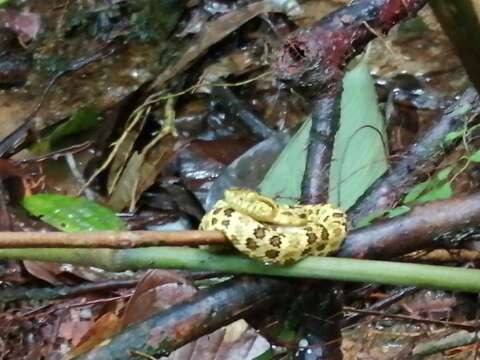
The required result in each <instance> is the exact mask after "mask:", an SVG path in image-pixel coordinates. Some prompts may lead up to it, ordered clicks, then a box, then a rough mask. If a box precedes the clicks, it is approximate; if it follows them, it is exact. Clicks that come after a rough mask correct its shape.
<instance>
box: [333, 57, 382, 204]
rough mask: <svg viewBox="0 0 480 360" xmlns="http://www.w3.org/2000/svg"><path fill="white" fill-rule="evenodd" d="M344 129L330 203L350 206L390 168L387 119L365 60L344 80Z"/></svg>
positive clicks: (335, 155) (337, 141)
mask: <svg viewBox="0 0 480 360" xmlns="http://www.w3.org/2000/svg"><path fill="white" fill-rule="evenodd" d="M343 89H344V90H343V94H342V102H341V119H340V128H339V131H338V132H337V135H336V137H335V146H334V149H333V161H332V165H331V169H330V193H329V198H330V202H332V203H334V204H337V205H338V206H340V207H341V208H342V209H348V208H349V207H350V206H352V205H353V204H354V203H355V201H356V200H357V199H358V198H359V197H360V196H361V195H363V193H364V192H365V191H366V190H367V189H368V188H369V187H370V185H372V184H373V182H374V181H375V180H376V179H378V177H380V176H381V175H382V174H383V173H384V172H385V171H386V170H387V168H388V161H387V157H386V153H387V149H386V148H385V144H386V141H385V139H386V135H385V129H384V119H383V117H382V115H381V113H380V111H379V108H378V102H377V95H376V92H375V87H374V84H373V79H372V77H371V76H370V73H369V69H368V66H367V65H366V63H365V61H361V62H360V63H359V64H358V65H357V66H356V67H355V68H354V69H352V70H351V71H349V72H348V73H347V74H346V76H345V78H344V81H343Z"/></svg>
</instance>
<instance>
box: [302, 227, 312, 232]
mask: <svg viewBox="0 0 480 360" xmlns="http://www.w3.org/2000/svg"><path fill="white" fill-rule="evenodd" d="M304 229H305V230H307V231H313V228H312V227H311V226H305V228H304Z"/></svg>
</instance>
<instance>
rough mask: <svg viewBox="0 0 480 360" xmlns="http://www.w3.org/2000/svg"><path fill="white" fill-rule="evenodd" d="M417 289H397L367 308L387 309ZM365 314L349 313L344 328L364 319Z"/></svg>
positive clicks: (370, 309) (371, 309)
mask: <svg viewBox="0 0 480 360" xmlns="http://www.w3.org/2000/svg"><path fill="white" fill-rule="evenodd" d="M415 291H417V288H416V287H407V288H402V289H396V290H394V291H393V293H392V294H390V296H388V297H387V298H385V299H382V300H379V301H377V302H376V303H375V304H373V305H371V306H369V307H368V308H367V309H365V310H367V311H379V310H382V309H385V308H387V307H389V306H391V305H393V304H395V303H396V302H398V301H400V300H401V299H403V298H404V297H405V296H408V295H411V294H413V293H414V292H415ZM365 316H367V314H366V313H362V312H356V313H354V314H352V315H349V316H347V317H345V318H343V320H342V324H341V326H342V328H345V327H349V326H352V325H353V324H355V323H357V322H358V321H360V320H361V319H363V318H364V317H365Z"/></svg>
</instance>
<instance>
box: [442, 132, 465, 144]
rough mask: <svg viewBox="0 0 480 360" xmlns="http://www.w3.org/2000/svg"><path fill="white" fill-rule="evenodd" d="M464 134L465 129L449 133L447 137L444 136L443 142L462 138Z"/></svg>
mask: <svg viewBox="0 0 480 360" xmlns="http://www.w3.org/2000/svg"><path fill="white" fill-rule="evenodd" d="M464 134H465V129H461V130H457V131H451V132H449V133H448V134H447V135H445V141H453V140H456V139H458V138H461V137H463V135H464Z"/></svg>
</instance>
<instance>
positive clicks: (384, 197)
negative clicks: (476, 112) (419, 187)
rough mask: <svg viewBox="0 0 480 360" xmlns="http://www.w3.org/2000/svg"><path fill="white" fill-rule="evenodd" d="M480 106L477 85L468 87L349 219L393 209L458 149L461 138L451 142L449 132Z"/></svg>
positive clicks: (353, 221)
mask: <svg viewBox="0 0 480 360" xmlns="http://www.w3.org/2000/svg"><path fill="white" fill-rule="evenodd" d="M479 105H480V100H479V98H478V95H477V93H476V92H475V90H474V89H473V88H469V89H467V90H466V91H465V92H464V93H463V95H462V96H461V98H460V99H459V100H458V101H456V102H455V103H454V104H452V105H451V106H449V107H448V108H447V109H446V110H445V112H444V114H443V115H442V117H441V118H440V119H439V120H438V122H435V123H434V124H433V125H432V126H431V127H430V129H429V130H427V131H426V132H425V134H423V135H421V136H420V137H419V140H418V141H417V142H415V143H414V144H413V145H411V146H410V147H409V149H408V150H407V151H406V152H405V154H404V155H403V156H402V159H401V160H400V161H399V162H398V163H396V164H395V165H393V167H392V168H391V169H390V170H389V171H388V172H387V173H386V174H385V175H384V176H382V177H381V178H380V179H378V180H377V181H376V182H375V183H374V184H373V185H372V186H371V187H370V189H369V190H368V191H367V193H366V194H365V195H364V196H362V198H361V199H360V200H359V201H358V202H357V204H356V205H354V206H353V207H352V208H351V209H350V211H349V221H350V222H351V223H352V224H356V223H357V222H358V221H359V220H361V219H362V218H364V217H366V216H367V215H369V214H371V213H372V212H375V211H380V210H386V209H389V208H391V207H393V206H395V204H397V203H398V202H399V201H400V199H401V198H402V196H403V195H404V194H405V193H406V192H407V191H408V189H409V188H410V187H411V186H412V185H414V184H415V183H417V182H418V181H419V180H422V179H423V178H425V177H426V176H427V175H428V173H429V172H431V171H432V170H433V169H435V166H436V165H437V164H438V163H439V162H440V161H441V160H442V159H443V158H444V157H445V155H446V154H447V153H448V152H449V151H451V150H452V149H454V148H455V147H456V145H457V144H458V141H459V140H458V141H452V142H447V141H446V139H445V137H446V136H447V134H448V133H450V132H453V131H457V130H461V129H463V128H466V127H467V126H470V125H473V124H468V121H467V118H468V117H469V116H471V114H472V109H475V108H477V107H478V106H479Z"/></svg>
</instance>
